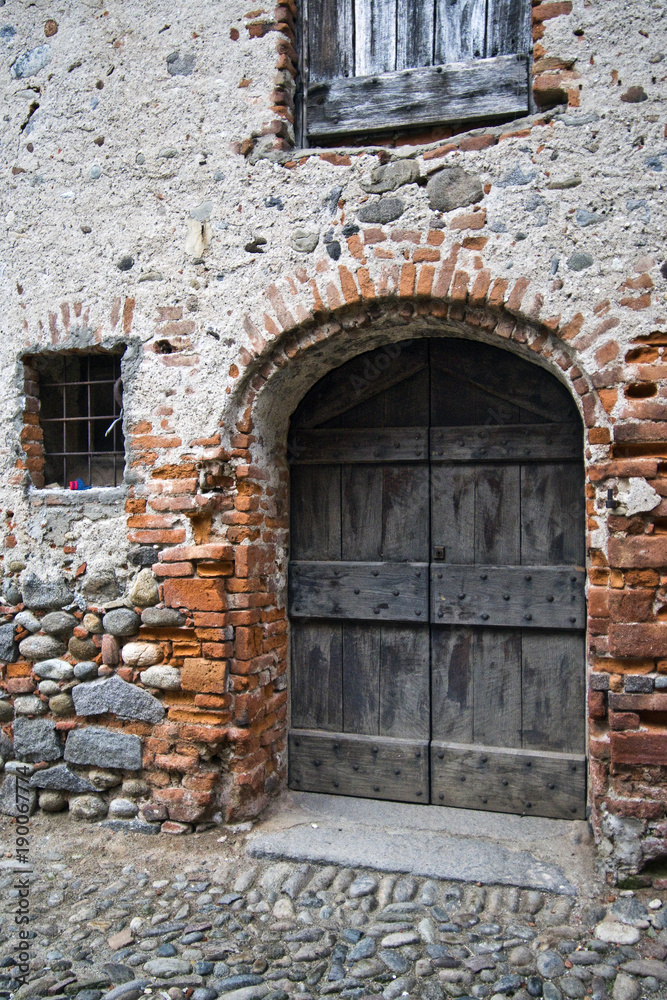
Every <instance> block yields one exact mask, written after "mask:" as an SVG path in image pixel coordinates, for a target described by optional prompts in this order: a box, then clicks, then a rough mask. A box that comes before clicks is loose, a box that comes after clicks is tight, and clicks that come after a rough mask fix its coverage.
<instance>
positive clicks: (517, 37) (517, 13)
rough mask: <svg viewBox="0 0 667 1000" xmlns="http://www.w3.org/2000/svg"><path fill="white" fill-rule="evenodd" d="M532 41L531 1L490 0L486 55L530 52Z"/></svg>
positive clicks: (487, 19) (487, 18) (487, 16)
mask: <svg viewBox="0 0 667 1000" xmlns="http://www.w3.org/2000/svg"><path fill="white" fill-rule="evenodd" d="M530 42H531V38H530V3H529V2H527V0H488V9H487V15H486V55H487V56H502V55H509V54H510V53H512V52H529V51H530Z"/></svg>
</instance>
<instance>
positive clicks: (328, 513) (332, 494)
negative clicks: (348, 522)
mask: <svg viewBox="0 0 667 1000" xmlns="http://www.w3.org/2000/svg"><path fill="white" fill-rule="evenodd" d="M340 520H341V519H340V467H339V466H337V465H329V466H326V465H321V466H315V465H313V466H305V465H304V466H299V467H297V468H294V469H293V470H292V476H291V480H290V522H291V555H292V557H293V558H294V559H340V552H341V534H340Z"/></svg>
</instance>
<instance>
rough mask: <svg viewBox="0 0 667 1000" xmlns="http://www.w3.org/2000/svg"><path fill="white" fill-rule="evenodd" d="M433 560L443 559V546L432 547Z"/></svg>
mask: <svg viewBox="0 0 667 1000" xmlns="http://www.w3.org/2000/svg"><path fill="white" fill-rule="evenodd" d="M433 558H434V559H444V558H445V546H444V545H434V546H433Z"/></svg>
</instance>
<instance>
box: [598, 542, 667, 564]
mask: <svg viewBox="0 0 667 1000" xmlns="http://www.w3.org/2000/svg"><path fill="white" fill-rule="evenodd" d="M609 565H610V566H617V567H619V568H621V569H623V568H630V569H634V568H638V569H639V568H643V567H646V566H667V536H665V535H633V536H632V537H631V538H611V539H610V540H609Z"/></svg>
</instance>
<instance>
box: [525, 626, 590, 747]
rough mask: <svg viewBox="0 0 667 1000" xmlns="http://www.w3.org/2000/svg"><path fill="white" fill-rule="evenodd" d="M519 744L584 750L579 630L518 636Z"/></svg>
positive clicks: (582, 646) (582, 657)
mask: <svg viewBox="0 0 667 1000" xmlns="http://www.w3.org/2000/svg"><path fill="white" fill-rule="evenodd" d="M522 646H523V654H522V659H523V663H522V705H523V708H522V712H523V721H522V732H523V747H524V748H528V747H530V748H532V749H536V750H560V751H563V752H565V753H584V748H585V727H584V705H585V700H586V699H585V677H584V673H585V671H584V663H585V652H586V650H585V640H584V635H583V633H578V634H567V633H563V632H546V633H545V632H542V633H530V632H529V631H525V632H524V633H523V637H522Z"/></svg>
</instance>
